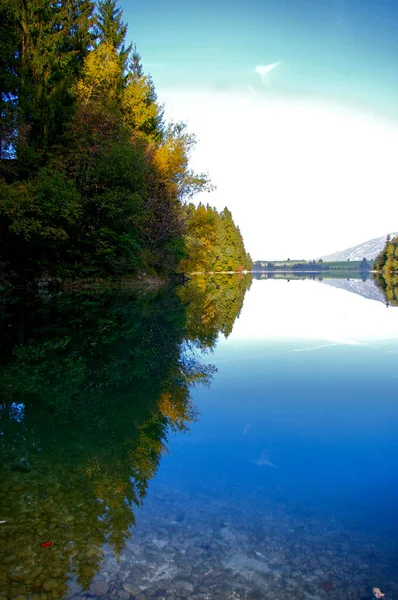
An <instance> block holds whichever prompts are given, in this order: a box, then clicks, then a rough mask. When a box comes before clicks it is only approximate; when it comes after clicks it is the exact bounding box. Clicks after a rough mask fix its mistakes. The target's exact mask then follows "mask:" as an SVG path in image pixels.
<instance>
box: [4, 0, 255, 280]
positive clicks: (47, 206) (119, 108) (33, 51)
mask: <svg viewBox="0 0 398 600" xmlns="http://www.w3.org/2000/svg"><path fill="white" fill-rule="evenodd" d="M0 17H1V19H0V33H1V32H3V34H4V35H2V36H1V42H0V102H1V106H0V109H1V112H2V116H3V117H4V118H3V120H2V126H1V129H0V148H1V155H0V178H1V177H2V178H3V179H0V232H1V239H2V242H3V243H2V246H1V247H0V251H1V254H0V279H1V281H2V282H6V283H8V284H14V283H21V280H22V281H26V280H27V279H28V280H31V279H36V280H37V279H40V278H43V277H45V278H46V279H48V278H50V279H51V278H61V279H62V278H64V277H68V278H74V277H78V278H81V277H85V276H90V277H91V276H106V277H119V276H121V275H123V274H126V273H128V274H134V273H143V272H147V273H148V272H149V273H157V274H162V275H163V274H166V275H167V274H169V273H170V272H172V271H176V270H178V269H179V270H184V271H192V270H225V271H236V270H243V269H249V268H250V266H251V264H252V263H251V259H250V257H249V256H248V255H247V254H246V252H245V249H244V245H243V241H242V236H241V234H240V232H239V229H238V228H237V227H236V226H235V224H234V222H233V220H232V216H231V214H230V213H229V211H228V209H224V211H222V212H221V213H220V214H219V213H217V211H214V210H213V209H211V208H210V207H207V208H204V207H199V208H198V209H193V207H192V206H186V205H185V202H186V201H187V200H189V199H190V198H191V197H192V196H193V195H194V194H195V193H196V192H198V191H203V190H210V189H211V186H210V185H209V182H208V180H207V177H206V176H205V175H203V174H196V173H194V172H193V171H192V170H191V169H190V167H189V159H190V154H191V151H192V148H193V146H194V144H195V138H194V136H192V135H191V134H189V133H188V131H187V129H186V126H185V124H183V123H179V122H177V123H168V124H167V125H166V124H165V123H164V120H163V107H162V106H160V105H159V103H158V100H157V95H156V91H155V87H154V84H153V81H152V79H151V77H150V76H148V75H146V74H145V73H144V71H143V68H142V64H141V58H140V55H139V53H138V51H137V49H136V47H135V46H134V45H131V46H128V47H126V43H125V39H126V35H127V25H126V24H125V23H123V20H122V11H121V9H120V8H118V6H117V2H116V0H99V1H98V3H97V5H96V6H95V4H94V2H93V1H92V0H65V1H63V2H56V3H54V2H51V1H50V0H35V2H25V1H24V0H17V1H13V0H4V2H3V3H2V4H1V6H0ZM6 34H7V35H6ZM3 40H4V41H3ZM195 210H198V211H199V213H200V212H201V211H202V210H204V211H205V213H206V211H207V213H208V214H207V216H206V215H204V216H203V215H201V214H199V213H198V215H197V216H196V217H195V216H194V212H195ZM190 218H192V221H191V222H190V221H189V219H190ZM206 219H209V225H208V226H207V225H205V223H204V222H205V221H206ZM201 221H202V222H201ZM206 236H208V238H207V239H206ZM181 261H183V262H181ZM184 261H185V262H184ZM179 265H180V267H179ZM181 265H182V266H181Z"/></svg>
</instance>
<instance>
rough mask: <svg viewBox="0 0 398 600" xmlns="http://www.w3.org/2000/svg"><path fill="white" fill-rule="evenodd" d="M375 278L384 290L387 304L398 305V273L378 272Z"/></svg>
mask: <svg viewBox="0 0 398 600" xmlns="http://www.w3.org/2000/svg"><path fill="white" fill-rule="evenodd" d="M374 280H375V283H376V285H377V287H378V288H379V289H380V290H381V291H382V292H383V294H384V297H385V299H386V304H387V306H398V274H394V273H391V272H390V273H389V272H387V271H383V272H382V273H376V274H375V275H374Z"/></svg>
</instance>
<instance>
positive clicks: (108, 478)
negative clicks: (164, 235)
mask: <svg viewBox="0 0 398 600" xmlns="http://www.w3.org/2000/svg"><path fill="white" fill-rule="evenodd" d="M0 358H1V369H0V392H1V394H2V397H1V403H0V459H1V471H0V475H1V484H0V521H4V522H3V523H2V524H0V600H3V598H15V599H17V598H18V600H23V599H25V600H27V599H28V598H29V599H30V600H47V599H50V598H53V599H57V598H102V599H104V600H105V599H109V598H115V599H117V598H120V600H129V599H131V598H137V599H139V600H145V599H147V598H159V599H165V598H168V599H169V600H174V599H177V598H188V599H192V600H194V599H203V600H205V599H207V600H213V599H215V600H224V599H236V600H239V599H242V600H243V599H245V600H255V599H269V600H271V599H273V600H290V599H292V600H293V599H298V600H301V599H302V600H315V599H324V598H325V599H326V598H330V599H331V600H337V599H339V600H343V599H344V600H347V599H350V600H365V599H369V600H370V599H371V598H372V597H374V596H373V595H372V588H373V587H377V588H380V589H381V591H382V592H383V593H384V594H385V595H386V596H385V597H386V600H393V599H394V598H395V599H398V569H397V564H398V477H397V476H398V433H397V432H398V369H397V361H398V308H396V307H394V306H388V303H386V301H385V299H384V296H383V294H382V292H381V291H380V289H379V288H378V287H376V286H375V284H374V283H373V281H372V280H367V281H362V280H361V279H351V278H350V279H323V280H320V279H316V278H313V279H298V280H293V279H290V280H289V279H288V278H283V277H278V278H276V279H275V278H274V279H272V278H268V276H267V275H261V274H257V275H255V278H254V280H253V281H252V278H251V276H250V275H247V276H246V277H245V276H237V277H236V276H230V277H228V276H225V277H214V278H212V279H211V278H208V279H205V278H202V279H200V278H198V279H197V280H195V281H193V282H190V284H189V285H188V286H185V287H180V288H177V289H176V290H175V291H174V292H161V293H159V294H155V295H152V296H148V295H143V294H137V293H136V292H134V293H130V292H129V291H128V290H119V291H109V290H107V291H101V292H100V291H98V292H96V293H95V292H89V291H82V292H79V293H70V294H62V293H56V294H55V293H54V294H45V293H42V294H41V295H40V297H35V298H34V297H28V298H23V299H15V298H4V299H3V300H2V304H1V312H0Z"/></svg>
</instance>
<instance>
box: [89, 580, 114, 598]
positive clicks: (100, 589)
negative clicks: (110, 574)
mask: <svg viewBox="0 0 398 600" xmlns="http://www.w3.org/2000/svg"><path fill="white" fill-rule="evenodd" d="M108 590H109V584H108V583H106V581H96V582H95V583H93V584H91V585H90V592H93V594H95V595H96V596H105V594H106V593H107V591H108Z"/></svg>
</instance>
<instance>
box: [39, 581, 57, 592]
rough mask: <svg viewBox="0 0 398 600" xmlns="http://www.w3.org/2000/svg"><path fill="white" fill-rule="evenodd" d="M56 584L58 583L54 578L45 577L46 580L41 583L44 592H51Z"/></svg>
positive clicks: (55, 587)
mask: <svg viewBox="0 0 398 600" xmlns="http://www.w3.org/2000/svg"><path fill="white" fill-rule="evenodd" d="M58 585H59V583H58V581H57V580H56V579H47V581H45V582H44V583H43V588H44V589H45V590H46V592H52V591H54V590H56V589H57V587H58Z"/></svg>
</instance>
